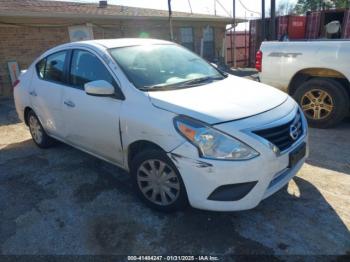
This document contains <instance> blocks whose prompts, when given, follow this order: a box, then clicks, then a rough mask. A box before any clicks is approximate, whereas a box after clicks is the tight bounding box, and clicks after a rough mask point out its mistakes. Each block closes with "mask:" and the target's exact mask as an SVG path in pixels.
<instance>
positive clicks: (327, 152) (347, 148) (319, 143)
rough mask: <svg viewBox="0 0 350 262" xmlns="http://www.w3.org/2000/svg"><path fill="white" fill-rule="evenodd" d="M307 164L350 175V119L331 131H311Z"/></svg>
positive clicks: (312, 129)
mask: <svg viewBox="0 0 350 262" xmlns="http://www.w3.org/2000/svg"><path fill="white" fill-rule="evenodd" d="M309 142H310V143H309V146H310V155H309V158H308V160H307V163H309V164H312V165H314V166H318V167H322V168H326V169H329V170H334V171H338V172H342V173H345V174H348V175H350V117H349V118H346V119H345V120H344V121H343V122H342V123H341V124H339V125H338V126H336V127H334V128H331V129H314V128H310V129H309Z"/></svg>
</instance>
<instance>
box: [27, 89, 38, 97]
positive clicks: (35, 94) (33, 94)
mask: <svg viewBox="0 0 350 262" xmlns="http://www.w3.org/2000/svg"><path fill="white" fill-rule="evenodd" d="M29 94H30V95H31V96H37V93H36V92H35V91H34V90H33V91H30V92H29Z"/></svg>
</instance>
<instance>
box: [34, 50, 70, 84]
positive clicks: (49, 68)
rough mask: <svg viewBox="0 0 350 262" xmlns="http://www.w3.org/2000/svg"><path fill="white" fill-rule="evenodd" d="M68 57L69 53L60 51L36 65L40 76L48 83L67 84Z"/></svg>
mask: <svg viewBox="0 0 350 262" xmlns="http://www.w3.org/2000/svg"><path fill="white" fill-rule="evenodd" d="M66 57H67V51H60V52H57V53H54V54H52V55H49V56H47V57H46V58H44V59H42V60H40V61H39V62H38V63H37V64H36V69H37V73H38V76H39V77H40V78H41V79H44V80H47V81H52V82H57V83H62V84H63V83H65V74H64V67H65V63H66Z"/></svg>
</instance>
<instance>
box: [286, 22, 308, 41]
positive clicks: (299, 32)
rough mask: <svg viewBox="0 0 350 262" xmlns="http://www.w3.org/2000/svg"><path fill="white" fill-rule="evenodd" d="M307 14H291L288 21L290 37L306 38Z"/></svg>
mask: <svg viewBox="0 0 350 262" xmlns="http://www.w3.org/2000/svg"><path fill="white" fill-rule="evenodd" d="M305 31H306V16H290V17H289V22H288V36H289V38H290V39H303V38H305Z"/></svg>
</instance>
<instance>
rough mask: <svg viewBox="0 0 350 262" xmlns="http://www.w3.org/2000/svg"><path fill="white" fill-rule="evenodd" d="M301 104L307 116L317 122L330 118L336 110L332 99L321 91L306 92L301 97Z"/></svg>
mask: <svg viewBox="0 0 350 262" xmlns="http://www.w3.org/2000/svg"><path fill="white" fill-rule="evenodd" d="M300 104H301V108H302V110H303V111H304V113H305V115H306V116H308V117H309V118H312V119H315V120H319V119H324V118H326V117H328V116H329V115H330V114H331V113H332V111H333V108H334V103H333V99H332V97H331V96H330V95H329V94H328V93H327V92H326V91H324V90H321V89H312V90H310V91H308V92H306V93H305V94H304V95H303V96H302V97H301V101H300Z"/></svg>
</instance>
